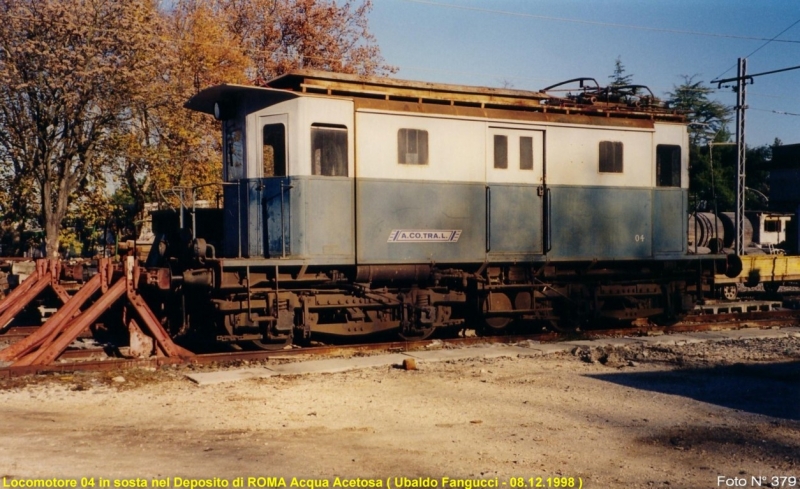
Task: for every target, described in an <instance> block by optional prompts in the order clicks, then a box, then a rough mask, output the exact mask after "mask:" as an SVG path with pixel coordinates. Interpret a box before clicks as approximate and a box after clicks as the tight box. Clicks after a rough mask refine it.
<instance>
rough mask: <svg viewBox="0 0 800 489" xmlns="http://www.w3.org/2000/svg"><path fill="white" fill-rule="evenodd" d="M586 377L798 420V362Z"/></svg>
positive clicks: (799, 400)
mask: <svg viewBox="0 0 800 489" xmlns="http://www.w3.org/2000/svg"><path fill="white" fill-rule="evenodd" d="M589 377H593V378H596V379H601V380H605V381H607V382H613V383H615V384H619V385H623V386H627V387H632V388H635V389H642V390H648V391H655V392H662V393H665V394H673V395H678V396H684V397H688V398H691V399H696V400H698V401H702V402H707V403H710V404H716V405H719V406H723V407H727V408H731V409H738V410H740V411H745V412H750V413H755V414H763V415H765V416H772V417H775V418H783V419H788V420H795V421H797V420H800V362H780V363H766V364H735V365H726V366H717V367H702V368H681V369H678V370H672V371H667V372H619V373H608V374H597V375H589Z"/></svg>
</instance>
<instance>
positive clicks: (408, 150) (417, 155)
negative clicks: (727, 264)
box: [397, 129, 428, 165]
mask: <svg viewBox="0 0 800 489" xmlns="http://www.w3.org/2000/svg"><path fill="white" fill-rule="evenodd" d="M397 162H398V163H400V164H401V165H427V164H428V131H423V130H422V129H400V130H399V131H397Z"/></svg>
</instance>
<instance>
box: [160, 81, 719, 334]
mask: <svg viewBox="0 0 800 489" xmlns="http://www.w3.org/2000/svg"><path fill="white" fill-rule="evenodd" d="M572 82H577V83H579V85H580V87H579V88H576V89H575V93H568V94H566V95H564V96H559V97H557V96H553V95H551V93H552V90H551V91H542V92H532V91H521V90H509V89H490V88H480V87H466V86H456V85H441V84H430V83H422V82H409V81H401V80H394V79H388V78H375V77H363V76H356V75H344V74H336V73H323V72H313V71H304V72H296V73H291V74H287V75H284V76H281V77H279V78H276V79H274V80H272V81H271V82H270V83H269V84H268V86H267V87H252V86H240V85H218V86H214V87H210V88H207V89H205V90H203V91H201V92H200V93H198V94H197V95H195V96H194V97H192V98H191V99H190V100H189V101H188V102H187V103H186V107H187V108H189V109H191V110H196V111H200V112H204V113H207V114H211V115H213V116H215V117H216V118H217V119H219V120H220V121H221V125H222V135H223V139H222V142H223V155H224V156H223V180H224V183H223V184H222V185H223V194H224V207H223V209H222V210H221V211H217V212H216V213H215V212H211V213H209V214H208V215H204V214H201V213H200V212H197V213H195V215H194V219H195V220H196V222H195V224H194V226H195V228H197V229H207V230H212V231H209V232H207V233H206V235H202V233H200V232H198V236H195V237H193V240H192V241H191V245H190V246H183V247H182V248H181V250H182V252H181V253H172V252H166V253H165V252H164V249H165V248H164V247H163V246H155V247H154V250H156V252H154V254H151V257H150V259H149V261H150V265H151V266H156V267H159V266H160V267H164V268H166V267H169V270H170V271H169V277H170V280H166V281H162V282H166V283H162V286H163V288H170V289H172V290H177V291H179V292H180V295H181V296H182V299H181V302H182V310H183V312H182V316H183V317H181V318H179V319H178V320H176V321H175V323H180V325H181V328H182V330H202V331H210V332H212V334H214V335H215V337H216V339H217V340H219V341H226V342H233V343H244V342H247V343H252V344H255V345H257V346H259V347H262V348H279V347H283V346H285V345H286V344H288V343H291V342H302V341H304V340H307V339H309V338H311V337H312V335H320V336H327V337H331V336H338V337H351V338H349V339H350V340H356V339H357V338H360V337H363V336H365V335H373V334H378V333H385V334H397V335H399V336H400V337H401V338H404V339H422V338H427V337H429V336H430V335H431V334H433V333H434V332H435V331H437V330H445V331H448V330H449V331H454V330H459V329H464V328H474V329H475V330H477V331H478V332H479V333H487V332H488V333H492V332H498V333H499V332H503V331H508V330H509V329H510V328H517V327H528V326H529V325H534V326H532V327H542V326H543V327H547V328H554V329H559V330H560V329H570V328H577V327H581V326H582V325H588V324H594V322H595V321H596V322H603V321H608V320H611V321H620V320H624V321H630V320H632V319H637V318H653V319H655V320H661V319H663V320H670V319H674V318H675V317H677V316H678V315H679V314H680V313H681V312H683V311H684V310H686V309H687V308H690V307H692V305H693V304H694V302H695V301H696V300H697V299H698V298H699V297H700V296H701V295H702V291H703V290H704V287H705V288H706V289H707V288H708V285H707V283H708V280H709V279H708V277H709V275H710V274H713V273H714V271H716V272H719V271H720V270H721V269H722V268H723V267H725V266H726V264H725V260H724V257H720V256H716V255H711V256H709V255H706V256H704V257H701V256H698V255H693V254H690V253H689V252H690V250H689V249H688V247H687V224H686V222H687V219H686V216H687V211H688V180H689V179H688V154H689V150H688V149H689V148H688V136H687V123H686V120H685V118H684V116H682V115H681V114H679V113H676V112H675V111H671V110H669V109H667V108H664V107H663V106H662V105H661V104H660V103H658V101H657V100H656V99H655V98H654V97H652V96H650V95H641V93H647V90H646V89H645V88H644V87H617V88H615V89H614V90H609V89H602V88H599V87H595V88H592V87H591V83H590V79H577V80H572ZM220 214H221V215H220ZM204 218H206V219H205V220H206V221H208V220H212V221H213V220H216V221H217V226H216V228H215V227H214V223H213V222H212V223H211V224H208V223H205V225H204V222H203V221H204ZM220 219H221V223H222V226H219V225H218V222H219V220H220ZM158 250H161V254H159V253H158ZM170 255H172V256H170ZM537 325H538V326H537ZM173 329H174V327H173ZM173 332H174V331H173Z"/></svg>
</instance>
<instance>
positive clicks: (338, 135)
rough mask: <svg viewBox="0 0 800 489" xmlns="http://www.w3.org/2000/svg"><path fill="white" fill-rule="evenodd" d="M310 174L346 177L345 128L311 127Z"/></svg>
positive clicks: (319, 125) (317, 125)
mask: <svg viewBox="0 0 800 489" xmlns="http://www.w3.org/2000/svg"><path fill="white" fill-rule="evenodd" d="M311 174H312V175H324V176H327V177H346V176H347V127H345V126H340V125H333V124H312V125H311Z"/></svg>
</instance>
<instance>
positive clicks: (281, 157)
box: [252, 114, 291, 257]
mask: <svg viewBox="0 0 800 489" xmlns="http://www.w3.org/2000/svg"><path fill="white" fill-rule="evenodd" d="M288 126H289V116H288V114H279V115H269V116H261V117H259V121H258V127H259V131H258V135H257V137H258V138H259V139H260V142H259V146H260V151H259V153H260V155H259V156H260V158H259V159H260V161H259V162H258V163H259V164H258V165H254V167H253V169H252V170H253V174H254V175H257V176H260V177H261V178H260V179H255V180H252V183H253V191H254V192H256V193H257V199H258V201H259V203H260V204H261V205H260V211H261V218H260V219H258V220H257V225H260V226H262V229H261V230H259V231H260V232H259V233H258V234H259V235H261V236H263V240H264V242H263V245H262V249H263V255H264V256H265V257H276V256H284V255H286V254H287V252H289V251H290V250H289V242H290V236H289V234H290V226H289V223H290V217H291V216H290V212H289V209H290V202H289V199H290V196H291V193H290V192H289V191H288V188H289V181H288V179H287V176H288V175H289V151H288V131H287V129H288Z"/></svg>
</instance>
